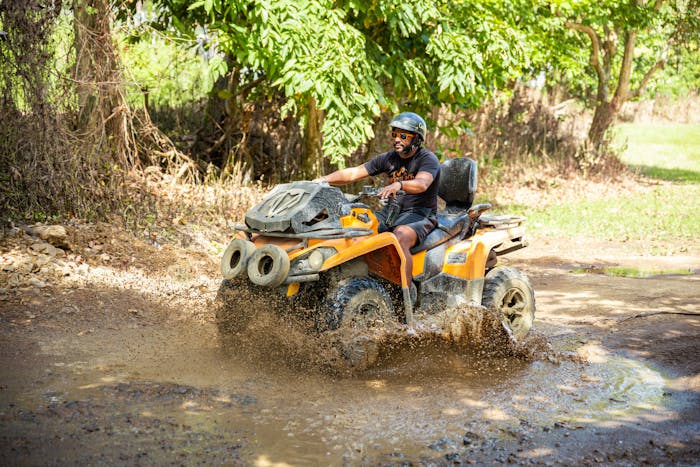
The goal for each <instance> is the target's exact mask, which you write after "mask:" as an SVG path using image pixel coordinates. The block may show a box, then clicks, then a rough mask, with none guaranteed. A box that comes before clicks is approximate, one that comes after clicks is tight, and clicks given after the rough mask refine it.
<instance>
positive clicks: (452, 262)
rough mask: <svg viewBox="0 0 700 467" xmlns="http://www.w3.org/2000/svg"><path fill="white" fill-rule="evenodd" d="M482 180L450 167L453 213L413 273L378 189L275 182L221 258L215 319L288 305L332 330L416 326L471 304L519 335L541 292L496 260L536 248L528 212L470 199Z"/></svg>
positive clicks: (447, 213)
mask: <svg viewBox="0 0 700 467" xmlns="http://www.w3.org/2000/svg"><path fill="white" fill-rule="evenodd" d="M476 181H477V167H476V163H475V162H474V161H473V160H471V159H468V158H460V159H451V160H447V161H446V162H443V163H442V165H441V176H440V186H439V195H440V198H441V199H442V200H443V201H444V203H445V208H444V209H443V210H441V211H439V212H438V226H437V228H436V229H435V230H434V231H433V232H431V233H430V234H429V235H428V236H427V237H426V238H425V240H424V241H423V242H422V243H420V244H419V245H416V246H415V247H413V248H412V250H411V254H412V255H413V276H412V277H406V275H405V272H404V267H403V264H404V261H405V258H404V254H403V252H402V250H401V248H400V246H399V244H398V241H397V240H396V237H395V236H394V235H393V234H392V233H390V232H384V233H378V230H377V229H378V224H379V223H378V221H377V218H376V216H375V214H374V210H373V209H372V208H371V207H370V204H371V203H372V199H373V198H374V201H376V190H372V189H370V188H368V187H365V189H364V190H363V192H362V193H360V194H359V195H346V194H344V193H343V192H342V191H341V190H340V189H339V188H336V187H332V186H329V185H327V184H325V183H314V182H309V181H300V182H294V183H288V184H281V185H278V186H276V187H275V188H274V189H273V190H272V191H271V192H270V193H269V194H268V195H266V196H265V198H264V199H263V200H262V201H261V202H260V203H259V204H258V205H256V206H255V207H253V208H251V209H250V210H249V211H248V212H247V213H246V216H245V225H244V226H237V227H236V230H237V233H236V236H235V238H234V239H233V240H232V241H231V243H230V244H229V245H228V247H227V248H226V251H225V252H224V254H223V257H222V259H221V273H222V275H223V277H224V280H223V283H222V286H221V288H220V290H219V296H218V301H219V304H220V306H219V310H218V311H217V314H221V313H223V314H225V315H226V319H227V320H230V318H231V315H237V314H238V315H240V316H241V317H243V316H245V315H246V314H247V315H250V314H251V313H262V312H265V311H267V310H270V309H277V310H280V309H281V310H288V311H289V312H291V313H295V312H298V313H305V314H306V315H307V316H308V317H310V318H312V319H311V321H312V323H313V327H314V329H315V331H316V332H324V331H330V330H336V329H341V328H346V327H349V328H354V329H357V328H368V329H371V328H377V327H381V326H385V325H387V324H388V323H399V325H403V326H407V327H410V326H412V325H414V324H415V323H417V322H419V321H420V320H421V319H422V317H424V316H428V315H430V314H431V313H433V312H435V311H436V310H443V309H445V308H446V307H452V306H457V305H460V304H473V305H483V306H485V307H494V308H496V309H498V310H500V311H501V312H502V317H503V324H504V326H505V327H506V328H507V329H508V330H509V331H510V332H511V333H512V337H513V338H515V339H516V340H518V339H521V338H522V337H524V336H525V335H526V334H527V333H528V332H529V330H530V328H531V327H532V323H533V320H534V313H535V298H534V292H533V289H532V286H531V285H530V282H529V280H528V278H527V277H526V276H525V275H524V274H523V273H522V272H520V271H518V270H517V269H514V268H510V267H502V266H497V262H498V257H499V256H501V255H505V254H507V253H509V252H512V251H514V250H517V249H520V248H523V247H525V246H527V243H526V241H525V228H524V226H523V225H522V223H523V218H520V217H514V216H508V215H500V216H486V215H484V212H485V211H487V210H488V209H490V207H491V205H490V204H479V205H477V206H472V202H473V199H474V193H475V191H476ZM411 281H413V283H414V284H415V285H416V288H415V289H414V290H417V296H415V297H411V296H410V295H411V293H410V291H411V287H410V284H411ZM254 298H255V299H256V300H253V299H254ZM254 303H255V304H254ZM218 318H220V319H221V318H222V316H218Z"/></svg>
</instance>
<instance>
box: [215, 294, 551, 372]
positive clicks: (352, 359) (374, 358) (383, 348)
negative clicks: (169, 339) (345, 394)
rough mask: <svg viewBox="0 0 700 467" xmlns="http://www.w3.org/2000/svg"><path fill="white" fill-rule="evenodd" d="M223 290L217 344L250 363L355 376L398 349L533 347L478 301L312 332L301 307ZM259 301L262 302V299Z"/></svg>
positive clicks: (517, 350)
mask: <svg viewBox="0 0 700 467" xmlns="http://www.w3.org/2000/svg"><path fill="white" fill-rule="evenodd" d="M226 293H227V294H228V295H227V297H226V300H227V303H226V304H225V305H223V304H219V305H218V306H219V309H218V310H217V318H218V320H217V326H218V329H219V337H220V339H221V344H222V347H223V348H225V349H228V350H229V351H232V352H235V353H237V354H243V355H246V356H247V358H249V359H250V360H251V361H256V362H260V361H265V362H268V363H271V364H273V365H274V364H275V362H277V364H279V363H281V362H283V364H284V365H285V366H287V367H290V368H296V369H299V368H307V369H314V368H315V369H320V370H322V371H324V372H329V373H331V374H345V375H352V374H355V375H356V374H359V373H361V372H364V371H366V370H368V369H371V368H374V367H381V366H385V365H387V364H392V362H395V361H399V360H401V358H402V357H401V355H402V354H407V355H410V358H412V359H415V358H419V355H420V354H425V353H432V354H434V353H435V352H447V351H449V352H454V353H455V354H457V355H458V354H460V353H461V354H464V355H479V356H480V357H481V358H493V357H507V358H516V359H527V358H529V357H531V356H532V355H533V354H535V353H536V352H535V351H534V350H533V348H531V347H530V346H528V345H527V344H526V345H523V343H518V342H516V341H515V340H514V339H513V337H512V335H511V334H510V332H509V330H508V329H507V328H506V327H504V325H503V323H502V320H501V316H500V314H499V313H498V312H497V311H495V310H488V309H485V308H483V307H478V306H467V305H464V306H459V307H455V308H450V309H444V310H442V311H439V312H434V313H431V314H424V315H419V316H417V317H415V322H414V324H413V325H412V326H407V325H403V324H400V323H384V326H383V327H381V328H373V329H356V328H344V327H341V328H339V329H338V330H334V331H327V332H324V333H321V334H319V333H316V332H315V331H314V330H313V320H312V318H311V317H310V314H309V313H305V312H304V310H303V308H297V309H295V310H292V311H291V312H290V310H287V309H284V308H283V307H282V306H280V305H279V304H277V309H273V310H266V309H261V308H258V307H256V306H255V305H253V303H254V301H255V297H251V294H249V293H246V292H241V291H238V290H229V291H227V292H226ZM241 295H245V298H243V297H242V296H241ZM265 300H266V301H267V303H268V306H269V301H270V300H269V297H267V298H266V299H265ZM244 302H247V305H246V306H245V307H243V306H242V304H243V303H244ZM231 304H234V305H233V306H232V305H231ZM260 305H261V306H262V303H260ZM541 350H542V348H541V346H540V347H539V348H538V351H540V352H541Z"/></svg>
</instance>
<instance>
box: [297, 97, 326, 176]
mask: <svg viewBox="0 0 700 467" xmlns="http://www.w3.org/2000/svg"><path fill="white" fill-rule="evenodd" d="M322 124H323V111H321V110H319V108H318V107H316V100H315V99H314V98H313V97H312V98H310V99H309V108H308V112H307V116H306V128H305V131H304V151H303V153H302V155H301V174H302V176H303V177H304V178H305V179H307V180H311V179H313V178H316V177H317V176H318V175H320V174H321V169H322V167H323V141H322V138H321V126H322Z"/></svg>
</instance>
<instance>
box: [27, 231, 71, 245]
mask: <svg viewBox="0 0 700 467" xmlns="http://www.w3.org/2000/svg"><path fill="white" fill-rule="evenodd" d="M30 233H31V234H32V235H34V236H36V237H39V238H40V239H42V240H44V241H45V242H47V243H50V244H51V245H53V246H55V247H58V248H65V249H68V250H70V249H71V248H70V244H69V243H68V232H67V231H66V228H65V227H63V226H62V225H35V226H33V227H31V228H30Z"/></svg>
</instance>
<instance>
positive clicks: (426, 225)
mask: <svg viewBox="0 0 700 467" xmlns="http://www.w3.org/2000/svg"><path fill="white" fill-rule="evenodd" d="M386 216H387V210H386V209H382V210H381V211H379V212H377V219H378V220H379V233H382V232H391V231H393V230H394V228H396V226H398V225H407V226H408V227H410V228H412V229H413V231H414V232H416V234H417V235H418V240H416V245H418V244H419V243H420V242H422V241H423V240H424V239H425V237H427V236H428V234H429V233H430V232H432V231H433V229H434V228H435V227H437V216H436V214H435V212H433V210H432V209H430V208H410V209H407V210H405V211H401V212H400V213H399V215H398V217H397V218H396V220H395V221H394V223H393V224H392V226H391V227H387V225H386V224H385V223H384V222H385V221H386Z"/></svg>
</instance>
